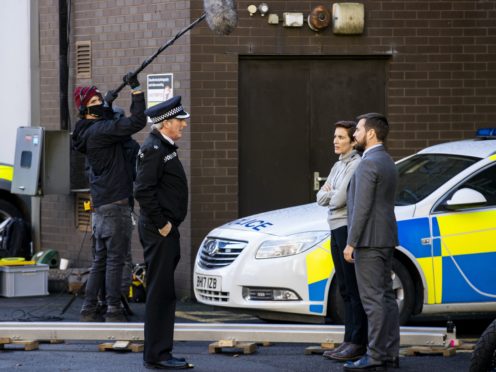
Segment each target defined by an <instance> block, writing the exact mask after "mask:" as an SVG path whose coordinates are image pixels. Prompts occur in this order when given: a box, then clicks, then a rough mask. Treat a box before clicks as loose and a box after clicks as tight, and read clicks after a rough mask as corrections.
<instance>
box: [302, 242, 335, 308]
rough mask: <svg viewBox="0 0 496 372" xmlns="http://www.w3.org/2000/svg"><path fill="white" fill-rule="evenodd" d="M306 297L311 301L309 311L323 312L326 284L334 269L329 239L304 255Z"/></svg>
mask: <svg viewBox="0 0 496 372" xmlns="http://www.w3.org/2000/svg"><path fill="white" fill-rule="evenodd" d="M306 265H307V283H308V297H309V300H310V301H311V302H316V303H315V304H310V308H309V310H310V312H312V313H315V314H323V313H324V300H325V298H326V290H327V284H328V282H329V278H330V277H331V272H332V271H333V270H334V263H333V261H332V256H331V239H330V238H329V239H326V240H325V241H324V242H322V243H321V244H320V245H319V246H318V247H317V248H316V249H314V250H312V251H311V252H310V253H309V254H307V256H306Z"/></svg>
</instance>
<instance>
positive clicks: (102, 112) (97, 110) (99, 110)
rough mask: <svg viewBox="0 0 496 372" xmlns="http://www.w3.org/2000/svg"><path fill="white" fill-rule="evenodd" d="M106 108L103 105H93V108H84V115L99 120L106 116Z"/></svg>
mask: <svg viewBox="0 0 496 372" xmlns="http://www.w3.org/2000/svg"><path fill="white" fill-rule="evenodd" d="M106 111H107V110H106V108H105V107H104V106H103V103H102V104H101V105H95V106H90V107H87V108H86V113H87V114H90V115H93V116H96V117H97V118H101V117H104V116H106Z"/></svg>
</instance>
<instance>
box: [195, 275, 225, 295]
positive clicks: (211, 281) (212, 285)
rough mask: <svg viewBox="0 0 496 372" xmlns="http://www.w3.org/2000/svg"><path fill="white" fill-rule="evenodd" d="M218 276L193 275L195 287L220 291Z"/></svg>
mask: <svg viewBox="0 0 496 372" xmlns="http://www.w3.org/2000/svg"><path fill="white" fill-rule="evenodd" d="M220 281H221V279H220V276H207V275H195V287H196V288H198V289H206V290H208V291H220Z"/></svg>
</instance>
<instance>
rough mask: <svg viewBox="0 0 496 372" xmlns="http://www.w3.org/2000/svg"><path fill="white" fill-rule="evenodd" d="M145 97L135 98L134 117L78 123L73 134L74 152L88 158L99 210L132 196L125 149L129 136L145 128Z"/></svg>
mask: <svg viewBox="0 0 496 372" xmlns="http://www.w3.org/2000/svg"><path fill="white" fill-rule="evenodd" d="M145 108H146V107H145V97H144V94H143V93H141V94H133V95H132V104H131V109H130V111H131V116H129V117H127V118H126V117H123V116H119V117H116V118H113V119H109V120H106V119H98V120H87V119H81V120H79V121H78V122H77V123H76V129H75V130H74V133H73V134H72V145H73V147H74V149H75V150H77V151H79V152H81V153H83V154H85V155H86V159H87V162H88V165H89V180H90V191H91V198H92V202H93V206H94V207H95V208H96V207H99V206H101V205H104V204H109V203H112V202H115V201H119V200H123V199H126V198H129V197H131V196H132V193H133V174H132V171H130V167H129V159H128V158H127V157H128V156H127V155H126V147H125V146H124V145H123V144H125V143H126V142H127V141H129V136H130V135H132V134H134V133H136V132H139V131H140V130H141V129H143V128H144V127H145V125H146V115H145V114H144V111H145Z"/></svg>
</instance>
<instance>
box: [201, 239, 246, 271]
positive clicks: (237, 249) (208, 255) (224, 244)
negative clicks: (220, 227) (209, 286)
mask: <svg viewBox="0 0 496 372" xmlns="http://www.w3.org/2000/svg"><path fill="white" fill-rule="evenodd" d="M246 244H247V243H246V242H243V241H236V240H227V239H217V238H211V237H208V238H207V239H206V240H205V241H204V242H203V244H202V246H201V247H200V261H199V264H200V267H202V268H203V269H218V268H220V267H224V266H228V265H230V264H231V263H233V262H234V260H235V259H236V257H238V256H239V255H240V253H241V252H242V251H243V249H244V248H245V247H246Z"/></svg>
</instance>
